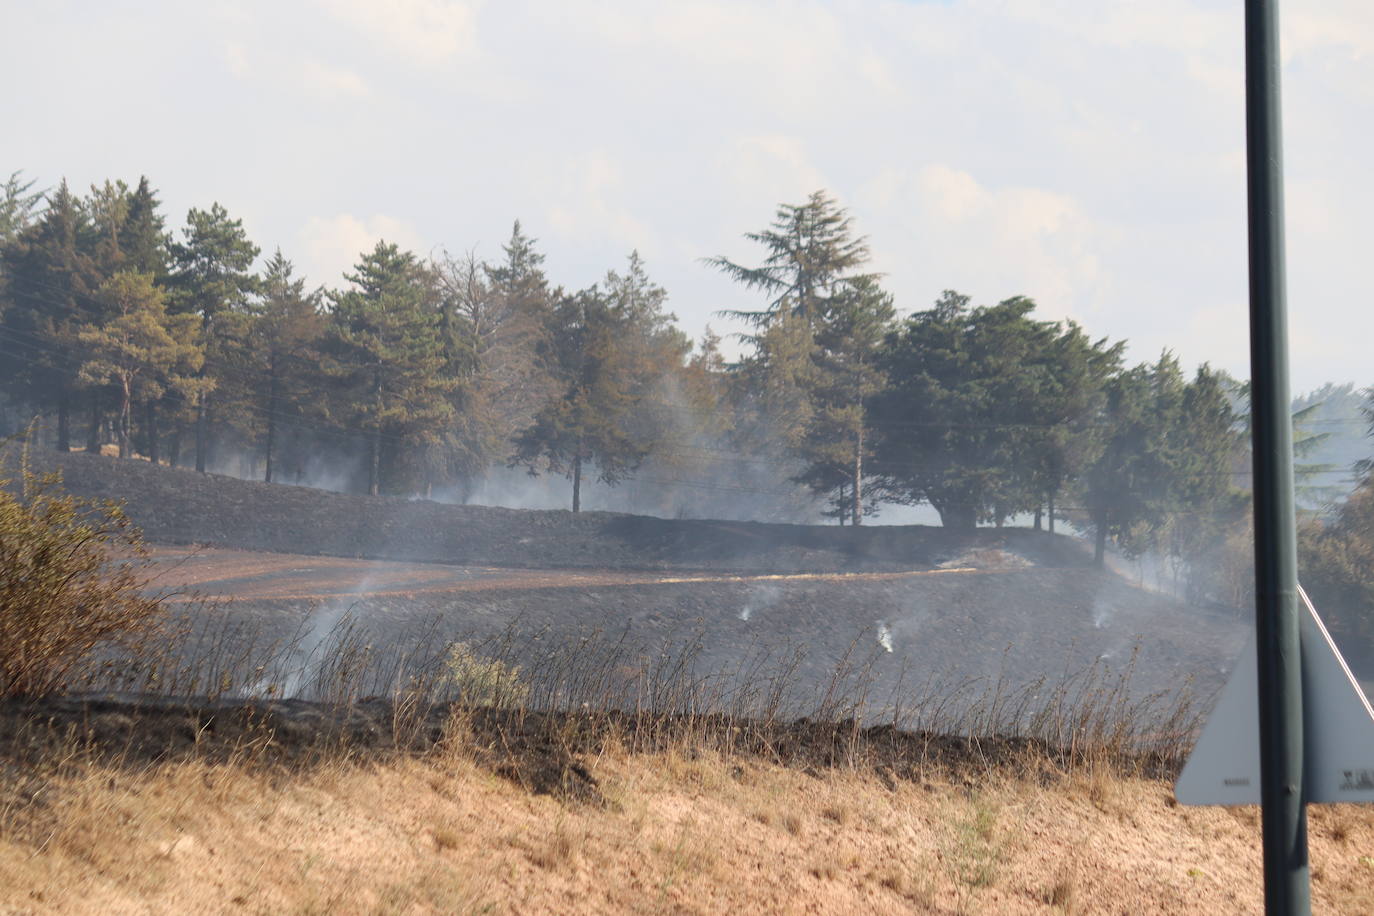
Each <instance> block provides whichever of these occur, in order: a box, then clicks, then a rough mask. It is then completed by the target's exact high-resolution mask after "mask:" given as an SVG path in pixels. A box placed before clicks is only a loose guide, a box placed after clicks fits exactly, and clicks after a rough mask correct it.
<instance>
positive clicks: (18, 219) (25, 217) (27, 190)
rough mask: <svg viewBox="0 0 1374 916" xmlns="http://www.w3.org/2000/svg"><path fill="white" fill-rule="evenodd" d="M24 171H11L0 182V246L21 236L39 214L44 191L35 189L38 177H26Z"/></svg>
mask: <svg viewBox="0 0 1374 916" xmlns="http://www.w3.org/2000/svg"><path fill="white" fill-rule="evenodd" d="M23 176H24V173H23V172H11V173H10V177H9V178H7V179H5V181H4V183H3V184H0V246H3V245H8V244H9V243H10V242H12V241H14V240H15V239H16V238H18V237H19V235H20V233H22V232H23V231H24V230H25V229H27V228H28V227H29V224H30V223H32V222H33V220H34V218H35V217H36V216H37V215H38V208H39V205H40V204H42V202H43V192H42V191H35V190H34V189H33V186H34V185H35V184H37V179H34V178H30V179H28V180H27V181H26V180H25V179H24V177H23Z"/></svg>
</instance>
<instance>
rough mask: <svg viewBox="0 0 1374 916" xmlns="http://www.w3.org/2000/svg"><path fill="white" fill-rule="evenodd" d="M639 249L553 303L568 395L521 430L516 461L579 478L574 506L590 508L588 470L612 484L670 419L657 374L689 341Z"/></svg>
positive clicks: (675, 361)
mask: <svg viewBox="0 0 1374 916" xmlns="http://www.w3.org/2000/svg"><path fill="white" fill-rule="evenodd" d="M665 298H666V295H665V294H664V292H663V290H662V289H661V288H660V287H658V286H656V285H655V284H653V283H652V282H650V281H649V280H648V277H647V275H646V274H645V272H644V269H643V263H642V261H641V260H640V258H639V255H638V254H637V253H635V254H632V255H631V256H630V267H629V270H628V272H627V273H626V274H624V275H620V274H617V273H616V272H614V271H611V272H609V273H608V274H607V277H606V280H605V282H604V285H603V286H602V287H592V288H590V289H586V290H583V291H581V292H579V293H576V294H574V295H571V296H565V297H564V298H563V299H562V300H561V301H560V302H559V303H558V305H557V306H556V307H555V309H554V324H553V334H552V352H553V357H554V360H555V365H556V367H557V375H556V377H557V380H558V382H559V385H560V388H561V395H560V396H559V397H557V398H555V399H554V400H553V401H551V402H549V403H548V404H547V405H546V406H545V407H544V409H542V410H541V411H539V413H538V414H536V416H535V418H534V422H533V424H532V425H531V426H530V427H529V428H528V429H526V430H525V431H524V432H523V433H522V434H521V435H520V436H519V437H518V439H517V440H516V449H515V459H514V461H515V463H519V464H523V465H525V466H526V467H528V468H529V469H530V472H531V473H537V472H538V471H539V470H541V469H546V470H548V471H550V472H552V473H557V474H564V475H565V476H567V477H568V478H570V479H571V481H572V488H573V491H572V510H573V511H574V512H579V511H581V508H582V478H583V474H584V472H585V471H586V470H587V469H588V467H589V466H595V469H596V473H597V479H599V480H600V481H601V482H602V483H605V484H607V485H610V486H614V485H615V484H617V483H619V482H620V481H622V480H624V479H625V478H626V477H628V476H629V475H631V474H632V473H633V472H634V471H635V470H636V469H637V468H638V467H639V465H640V463H641V462H642V461H643V460H644V459H645V457H647V456H648V455H649V454H651V453H652V452H653V451H654V450H655V448H656V447H658V445H659V443H660V442H661V441H662V439H663V438H664V436H665V434H666V433H667V431H668V430H669V429H670V428H671V426H672V412H671V408H670V406H669V405H667V404H666V402H665V401H664V400H662V398H661V397H659V398H656V397H655V394H656V393H659V392H656V387H657V383H658V382H659V381H660V380H661V379H662V377H663V376H664V374H665V372H670V371H672V370H673V369H675V368H680V367H681V366H682V363H683V360H684V358H685V357H686V354H687V352H688V351H689V350H690V349H691V346H690V343H689V342H688V341H687V340H686V338H685V337H684V336H683V335H682V334H681V332H680V331H678V330H677V329H676V328H674V327H673V326H672V320H673V319H672V316H671V315H670V314H668V313H667V312H665V311H664V310H663V303H664V300H665Z"/></svg>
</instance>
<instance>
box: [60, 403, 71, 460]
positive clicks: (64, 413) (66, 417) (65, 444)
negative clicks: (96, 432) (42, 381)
mask: <svg viewBox="0 0 1374 916" xmlns="http://www.w3.org/2000/svg"><path fill="white" fill-rule="evenodd" d="M71 412H72V410H71V405H70V404H69V403H68V395H67V392H65V391H64V392H62V394H61V395H60V396H58V398H57V450H58V451H59V452H70V451H71V450H72V420H71Z"/></svg>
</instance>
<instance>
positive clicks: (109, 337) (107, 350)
mask: <svg viewBox="0 0 1374 916" xmlns="http://www.w3.org/2000/svg"><path fill="white" fill-rule="evenodd" d="M96 298H97V299H99V300H101V301H103V302H105V303H107V314H108V316H109V317H108V318H107V319H106V320H105V321H104V322H103V323H102V324H100V325H99V326H88V327H86V328H83V329H82V330H81V331H80V332H78V334H77V338H78V340H79V341H80V343H81V344H82V348H83V351H84V352H85V353H86V354H87V358H86V360H85V361H84V362H83V363H82V365H81V369H80V372H79V374H78V377H79V378H80V379H81V380H82V381H84V382H87V383H89V384H93V385H109V386H112V387H113V388H114V389H115V391H116V393H117V397H118V402H117V403H118V407H119V413H118V422H117V424H116V427H115V428H116V435H117V437H118V442H119V454H120V455H121V456H122V457H128V456H129V454H130V451H129V442H130V438H131V434H132V429H133V417H134V408H135V406H136V405H141V404H147V403H150V402H152V401H155V400H157V399H158V398H161V397H162V396H163V394H165V393H166V392H167V391H169V390H177V391H190V390H194V388H195V386H196V380H195V379H194V378H193V375H194V373H195V372H196V370H197V369H199V368H200V365H201V360H202V358H203V357H202V354H201V351H200V349H199V348H198V347H197V346H196V344H195V333H196V318H195V316H194V315H186V314H181V315H169V314H168V313H167V309H166V306H165V303H164V296H163V292H162V290H160V289H159V288H157V287H156V286H154V285H153V278H152V276H151V275H150V274H145V273H137V272H129V271H120V272H118V273H116V274H115V275H114V276H112V277H111V278H110V279H108V280H106V281H105V282H104V283H103V284H101V287H100V289H99V290H98V291H97V293H96Z"/></svg>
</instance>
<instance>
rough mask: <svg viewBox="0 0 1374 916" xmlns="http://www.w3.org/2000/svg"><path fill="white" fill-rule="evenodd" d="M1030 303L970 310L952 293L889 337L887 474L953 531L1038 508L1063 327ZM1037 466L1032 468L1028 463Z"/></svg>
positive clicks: (882, 408) (882, 419)
mask: <svg viewBox="0 0 1374 916" xmlns="http://www.w3.org/2000/svg"><path fill="white" fill-rule="evenodd" d="M1034 308H1035V303H1034V302H1032V301H1031V300H1029V299H1026V298H1024V297H1016V298H1014V299H1008V300H1006V301H1004V302H1001V303H999V304H998V305H995V306H984V307H980V308H970V307H969V299H968V297H967V296H963V295H960V294H959V293H956V292H954V291H952V290H946V291H945V293H944V294H943V295H942V296H941V297H940V299H939V300H937V302H936V303H935V307H934V308H932V309H929V310H927V311H924V312H917V313H915V314H913V315H912V316H911V317H910V318H908V319H907V321H906V322H905V323H904V324H903V325H902V326H901V328H900V329H899V330H898V331H897V332H896V333H894V334H893V335H892V336H891V337H890V338H889V340H888V344H887V347H886V348H885V351H884V353H883V358H882V368H883V369H884V371H885V372H886V374H887V377H888V378H889V379H890V380H891V383H890V385H889V386H888V388H887V389H886V390H885V391H884V392H883V393H882V394H881V395H880V396H879V397H878V398H877V400H876V405H875V412H876V415H877V426H878V429H879V430H880V432H881V435H882V443H883V444H882V446H881V450H880V453H879V454H880V457H881V460H882V462H883V468H884V474H885V475H886V476H887V477H888V479H889V481H890V483H891V486H892V487H893V489H894V492H895V493H896V494H898V498H899V499H901V500H903V501H906V502H917V501H922V500H924V501H926V502H929V503H930V504H931V505H932V506H933V507H934V508H935V510H936V511H937V512H939V513H940V519H941V522H942V523H943V524H944V525H945V526H946V527H950V528H960V529H969V528H972V527H974V525H976V524H977V523H978V522H980V521H997V522H1000V521H1002V520H1003V519H1005V518H1007V517H1009V516H1010V515H1012V514H1014V513H1016V512H1018V511H1023V510H1026V509H1031V508H1034V507H1035V506H1036V505H1037V504H1038V500H1037V498H1036V496H1037V494H1036V493H1035V492H1034V490H1033V489H1032V488H1031V487H1030V486H1029V484H1030V483H1031V481H1032V480H1033V478H1034V473H1033V464H1031V463H1030V459H1033V456H1034V448H1033V445H1034V444H1035V440H1036V438H1037V437H1038V436H1039V435H1040V434H1041V430H1040V429H1039V428H1038V427H1037V426H1036V425H1035V423H1034V417H1035V415H1036V413H1037V407H1038V404H1037V399H1039V398H1040V397H1042V395H1043V393H1044V392H1045V391H1047V390H1052V389H1053V387H1054V379H1055V376H1056V373H1058V372H1059V371H1060V370H1059V367H1058V366H1057V365H1056V364H1055V361H1054V356H1055V354H1056V348H1055V338H1056V336H1057V327H1056V325H1055V324H1054V323H1052V322H1046V321H1036V320H1034V319H1032V318H1031V317H1030V313H1031V312H1032V311H1033V310H1034ZM1028 465H1029V466H1028Z"/></svg>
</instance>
